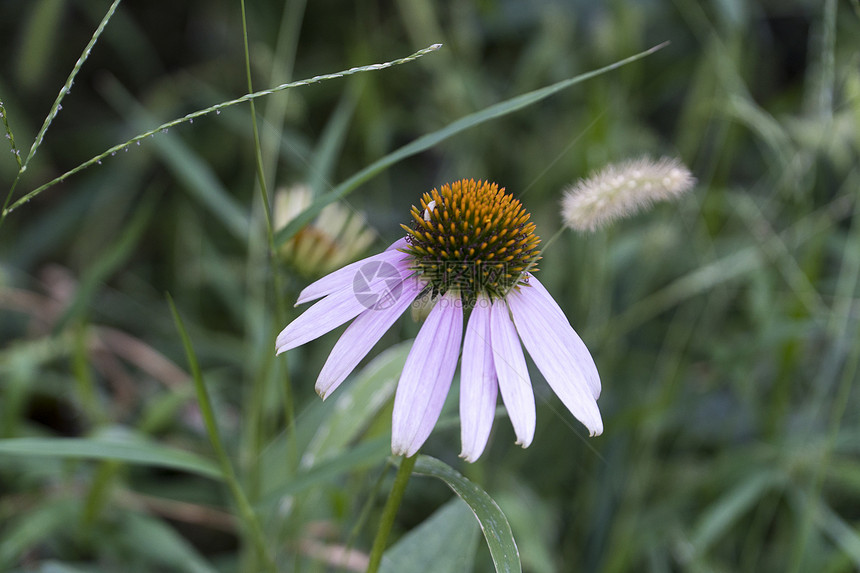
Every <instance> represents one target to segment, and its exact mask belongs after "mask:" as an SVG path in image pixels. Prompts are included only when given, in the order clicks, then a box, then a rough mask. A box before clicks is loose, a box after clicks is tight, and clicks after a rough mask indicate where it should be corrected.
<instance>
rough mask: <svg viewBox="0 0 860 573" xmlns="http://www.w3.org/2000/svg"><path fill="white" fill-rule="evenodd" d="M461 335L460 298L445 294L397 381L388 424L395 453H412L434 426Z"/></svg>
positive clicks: (425, 325) (455, 366)
mask: <svg viewBox="0 0 860 573" xmlns="http://www.w3.org/2000/svg"><path fill="white" fill-rule="evenodd" d="M462 335H463V306H462V303H461V302H460V297H459V295H456V294H451V293H446V294H445V296H443V297H442V298H441V299H439V301H438V302H437V303H436V306H435V307H433V310H431V311H430V315H429V316H428V317H427V320H426V322H424V325H423V326H422V327H421V330H420V331H419V332H418V336H417V337H416V338H415V342H414V344H413V345H412V350H410V351H409V356H407V357H406V364H405V365H404V366H403V372H402V373H401V375H400V382H398V384H397V394H396V395H395V397H394V416H393V419H392V423H391V426H392V427H391V451H392V452H393V453H394V454H395V455H404V456H413V455H415V453H416V452H417V451H418V449H419V448H420V447H421V446H422V445H423V444H424V441H425V440H426V439H427V437H428V436H429V435H430V432H431V431H432V430H433V426H435V425H436V420H438V419H439V414H441V413H442V406H443V405H444V403H445V397H446V396H447V395H448V390H449V389H450V388H451V380H452V379H453V378H454V371H455V370H456V369H457V356H458V354H459V353H460V341H461V338H462Z"/></svg>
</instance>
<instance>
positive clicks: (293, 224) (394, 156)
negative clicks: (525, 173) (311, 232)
mask: <svg viewBox="0 0 860 573" xmlns="http://www.w3.org/2000/svg"><path fill="white" fill-rule="evenodd" d="M666 45H668V42H664V43H662V44H658V45H656V46H654V47H653V48H649V49H647V50H645V51H644V52H640V53H638V54H635V55H633V56H630V57H629V58H625V59H623V60H619V61H617V62H615V63H613V64H609V65H608V66H604V67H602V68H599V69H597V70H592V71H590V72H586V73H584V74H580V75H578V76H576V77H573V78H568V79H566V80H562V81H560V82H557V83H554V84H552V85H549V86H546V87H543V88H540V89H537V90H534V91H531V92H528V93H526V94H522V95H519V96H516V97H513V98H511V99H509V100H505V101H503V102H500V103H497V104H494V105H491V106H489V107H486V108H484V109H482V110H480V111H477V112H475V113H472V114H469V115H467V116H466V117H462V118H460V119H458V120H457V121H454V122H453V123H450V124H448V125H447V126H445V127H443V128H442V129H440V130H438V131H434V132H433V133H428V134H427V135H423V136H421V137H419V138H418V139H416V140H414V141H412V142H411V143H408V144H406V145H404V146H403V147H401V148H399V149H397V150H396V151H394V152H392V153H389V154H388V155H386V156H385V157H383V158H381V159H379V160H377V161H375V162H373V163H371V164H370V165H368V166H367V167H365V168H364V169H362V170H361V171H359V172H358V173H356V174H355V175H353V176H352V177H350V178H349V179H347V180H346V181H344V182H343V183H341V184H340V185H338V186H337V187H336V188H334V189H333V190H332V191H330V192H328V193H326V194H325V195H321V196H319V197H317V198H316V199H315V200H314V202H313V203H311V205H310V206H309V207H308V208H307V209H305V211H303V212H302V213H301V214H300V215H299V216H298V217H296V218H295V219H293V220H292V221H290V223H289V224H288V225H287V226H286V227H284V228H283V229H281V230H280V231H279V232H278V234H277V236H276V237H275V243H276V244H277V245H278V246H280V245H283V244H284V243H285V242H287V241H288V240H289V239H290V238H291V237H292V236H293V235H295V234H296V233H297V232H298V231H299V229H301V228H302V227H304V226H305V225H307V224H308V223H309V222H310V221H311V220H312V219H313V218H314V217H316V216H317V215H318V214H319V212H320V211H322V210H323V208H324V207H325V206H326V205H328V204H329V203H331V202H333V201H335V200H337V199H340V198H342V197H344V196H345V195H347V194H349V193H350V192H352V191H353V190H355V189H356V188H357V187H358V186H359V185H361V184H362V183H364V182H366V181H368V180H370V179H372V178H373V177H375V176H376V175H379V174H380V173H382V172H383V171H384V170H385V169H386V168H388V167H390V166H391V165H393V164H395V163H397V162H398V161H401V160H402V159H405V158H407V157H410V156H412V155H415V154H417V153H420V152H422V151H425V150H427V149H430V148H431V147H433V146H435V145H436V144H438V143H441V142H442V141H445V140H446V139H448V138H450V137H452V136H454V135H456V134H458V133H460V132H461V131H465V130H467V129H470V128H472V127H476V126H478V125H481V124H482V123H484V122H487V121H490V120H492V119H496V118H499V117H503V116H505V115H508V114H510V113H513V112H515V111H517V110H520V109H522V108H524V107H528V106H530V105H533V104H536V103H537V102H539V101H541V100H544V99H546V98H548V97H549V96H551V95H553V94H555V93H558V92H560V91H562V90H564V89H566V88H569V87H571V86H573V85H576V84H578V83H581V82H584V81H585V80H589V79H591V78H594V77H597V76H599V75H602V74H605V73H607V72H610V71H612V70H614V69H617V68H620V67H621V66H624V65H626V64H630V63H632V62H635V61H636V60H640V59H642V58H644V57H645V56H648V55H650V54H653V53H654V52H656V51H657V50H660V49H662V48H664V47H665V46H666Z"/></svg>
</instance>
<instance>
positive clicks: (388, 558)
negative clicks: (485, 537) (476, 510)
mask: <svg viewBox="0 0 860 573" xmlns="http://www.w3.org/2000/svg"><path fill="white" fill-rule="evenodd" d="M477 542H478V525H477V524H476V523H475V520H474V519H472V516H471V514H470V513H469V510H468V508H467V507H466V506H465V505H464V504H463V503H462V502H461V501H460V500H459V499H457V498H454V499H452V500H451V501H450V502H448V503H446V504H445V505H443V506H442V507H441V508H440V509H438V510H436V512H435V513H433V515H431V516H430V517H429V518H427V520H426V521H424V523H422V524H421V525H419V526H418V527H416V528H415V529H413V530H412V531H410V532H409V533H407V534H406V535H404V536H403V537H402V538H401V539H400V540H399V541H398V542H397V543H395V544H394V545H393V546H391V548H390V549H388V551H386V552H385V556H384V557H383V558H382V564H381V566H380V568H379V573H461V572H462V571H471V570H472V567H471V563H472V561H473V560H474V558H475V551H476V550H477V548H478V543H477Z"/></svg>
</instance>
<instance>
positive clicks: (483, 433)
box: [460, 296, 499, 462]
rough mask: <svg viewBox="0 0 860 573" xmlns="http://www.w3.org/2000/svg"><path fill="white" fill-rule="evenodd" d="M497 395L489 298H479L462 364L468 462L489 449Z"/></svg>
mask: <svg viewBox="0 0 860 573" xmlns="http://www.w3.org/2000/svg"><path fill="white" fill-rule="evenodd" d="M498 394H499V383H498V380H497V379H496V370H495V366H494V365H493V348H492V346H491V345H490V299H488V298H487V297H484V296H479V297H478V303H477V304H476V305H475V308H474V309H472V316H470V317H469V324H468V326H467V327H466V339H465V340H464V341H463V360H462V364H461V365H460V441H461V442H462V444H463V450H462V451H461V452H460V457H461V458H464V459H465V460H466V461H467V462H474V461H475V460H477V459H478V458H479V457H481V454H482V453H483V452H484V448H485V447H486V446H487V440H488V439H489V437H490V429H491V428H492V427H493V418H494V417H495V413H496V398H497V397H498Z"/></svg>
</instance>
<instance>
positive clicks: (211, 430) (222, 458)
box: [167, 294, 277, 573]
mask: <svg viewBox="0 0 860 573" xmlns="http://www.w3.org/2000/svg"><path fill="white" fill-rule="evenodd" d="M167 302H168V304H169V305H170V312H171V313H172V314H173V320H174V322H175V323H176V329H177V330H178V331H179V337H180V338H181V339H182V345H183V346H184V347H185V354H186V357H187V359H188V367H189V369H190V370H191V377H192V378H193V380H194V389H195V390H196V392H197V404H198V406H199V408H200V414H201V416H202V417H203V423H204V425H205V426H206V433H207V434H208V435H209V442H210V443H211V444H212V448H213V449H214V450H215V456H216V457H217V458H218V464H219V465H220V466H221V473H222V477H223V479H224V481H226V482H227V486H228V487H229V489H230V493H231V494H232V495H233V500H234V501H235V503H236V506H237V507H238V510H239V515H240V517H241V519H242V521H243V522H244V523H245V528H246V531H247V534H248V536H249V537H250V538H251V542H252V543H253V545H254V548H255V550H256V553H257V558H258V560H259V561H261V562H262V563H263V564H264V566H265V569H266V570H268V571H271V573H277V568H276V567H275V562H274V560H273V559H272V556H271V555H270V554H269V551H268V549H267V548H266V540H265V537H264V535H263V529H262V527H261V526H260V521H259V520H258V519H257V515H256V513H254V509H253V508H252V507H251V504H250V503H249V502H248V498H247V497H246V496H245V492H244V490H243V489H242V485H241V484H240V483H239V480H238V478H237V477H236V472H235V470H234V469H233V464H232V463H231V462H230V456H229V455H228V454H227V450H226V449H225V448H224V444H223V443H222V441H221V436H220V434H219V432H218V425H217V423H216V421H215V411H214V410H213V409H212V402H211V401H210V400H209V391H208V390H207V389H206V384H205V383H204V382H203V375H202V373H201V372H200V365H199V364H198V362H197V355H196V354H195V352H194V348H193V347H192V345H191V339H190V338H189V337H188V333H187V331H186V330H185V325H184V324H183V322H182V318H181V317H180V316H179V311H178V310H177V309H176V305H175V304H174V303H173V298H171V296H170V295H169V294H168V295H167Z"/></svg>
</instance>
